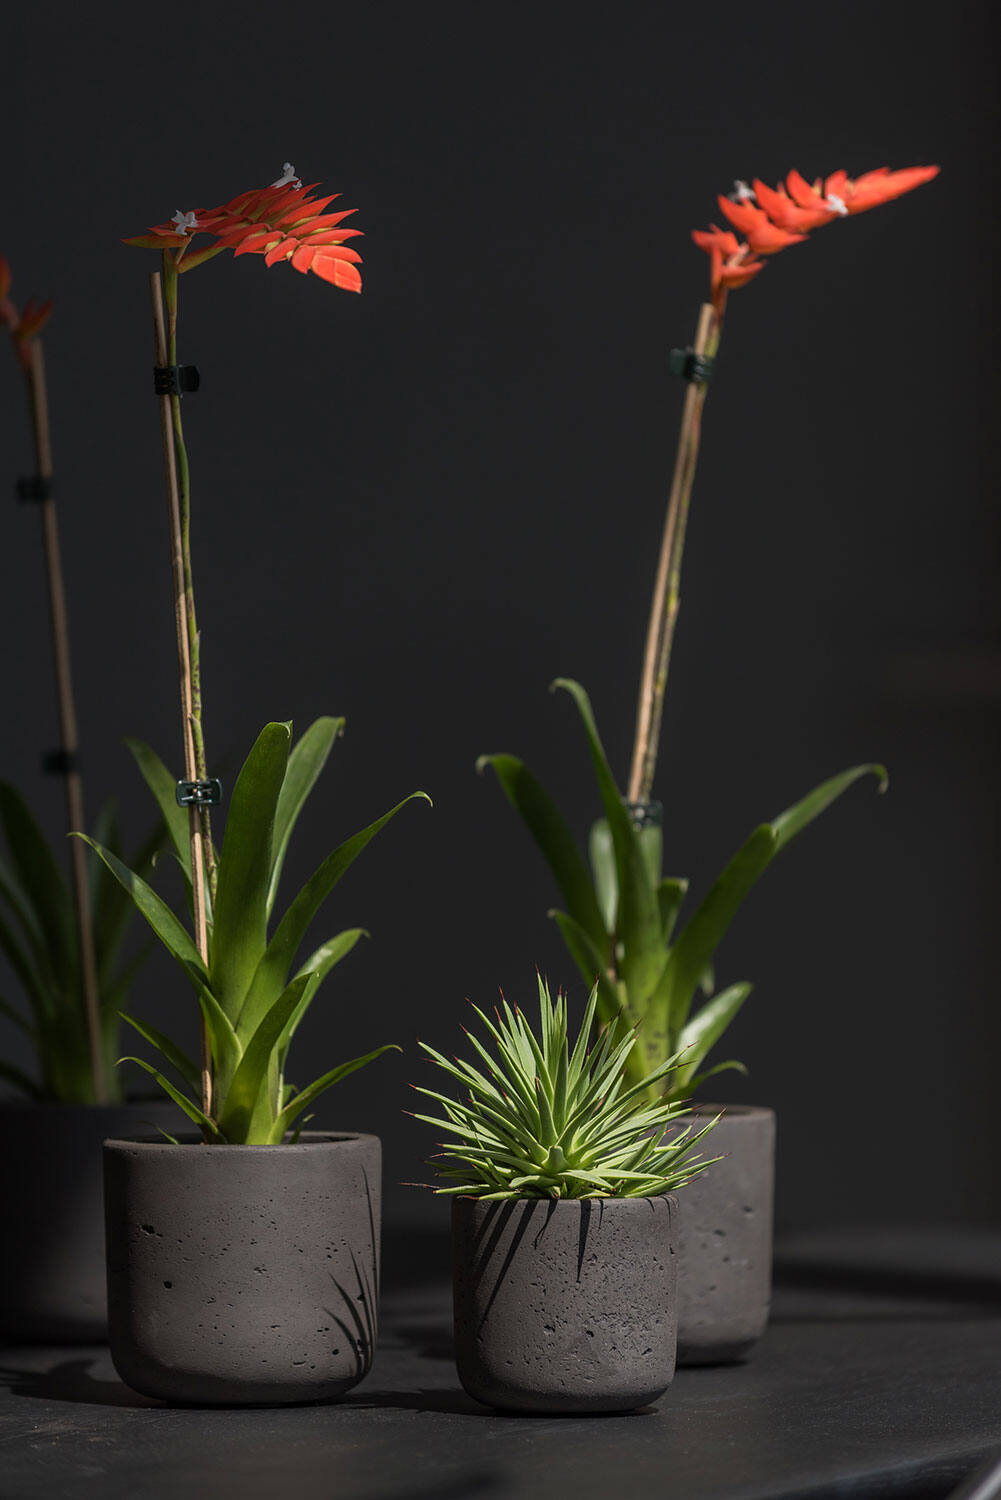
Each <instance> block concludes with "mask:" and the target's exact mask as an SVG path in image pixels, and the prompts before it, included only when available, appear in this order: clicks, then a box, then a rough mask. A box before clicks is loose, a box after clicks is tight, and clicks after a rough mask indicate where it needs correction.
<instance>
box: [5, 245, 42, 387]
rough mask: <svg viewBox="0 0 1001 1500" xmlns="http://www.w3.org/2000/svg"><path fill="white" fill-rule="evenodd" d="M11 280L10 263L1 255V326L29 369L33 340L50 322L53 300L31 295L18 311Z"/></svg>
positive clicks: (23, 363) (18, 355) (22, 362)
mask: <svg viewBox="0 0 1001 1500" xmlns="http://www.w3.org/2000/svg"><path fill="white" fill-rule="evenodd" d="M11 281H12V277H11V271H10V263H9V262H8V261H7V259H6V257H4V256H3V255H0V328H6V329H7V331H8V333H9V334H10V336H11V339H12V341H13V344H14V349H15V352H16V353H17V357H18V359H19V360H20V362H21V364H22V365H23V366H24V368H25V369H27V368H28V367H29V365H30V363H31V341H32V339H33V338H34V337H35V336H36V334H39V333H41V331H42V329H43V328H44V326H45V324H46V323H47V322H48V320H49V314H50V313H51V312H52V300H51V298H50V299H49V300H48V301H46V302H39V301H38V300H37V298H35V297H29V298H28V300H27V302H26V303H25V304H24V311H23V312H18V310H17V307H16V306H15V304H14V303H13V302H12V301H11V300H10V288H11Z"/></svg>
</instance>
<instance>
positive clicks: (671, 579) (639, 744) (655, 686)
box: [629, 302, 722, 802]
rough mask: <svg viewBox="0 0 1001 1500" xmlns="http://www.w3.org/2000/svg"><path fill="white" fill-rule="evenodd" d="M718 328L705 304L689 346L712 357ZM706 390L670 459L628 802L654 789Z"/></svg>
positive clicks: (695, 386)
mask: <svg viewBox="0 0 1001 1500" xmlns="http://www.w3.org/2000/svg"><path fill="white" fill-rule="evenodd" d="M721 328H722V309H720V310H719V311H717V309H716V308H714V307H713V306H712V304H711V303H709V302H706V303H703V305H702V307H701V308H700V310H699V322H698V328H697V330H696V334H695V343H694V345H693V351H694V353H695V354H697V355H701V356H704V357H707V358H710V359H714V358H715V356H716V352H717V350H718V348H719V341H720V331H721ZM707 391H708V385H707V384H706V383H705V382H703V381H698V382H696V381H691V382H689V385H688V389H687V391H686V393H685V405H684V410H683V412H682V417H681V433H680V436H679V439H678V452H677V457H676V458H675V463H674V477H673V479H672V481H671V494H670V498H669V500H668V505H667V517H666V519H665V522H664V535H663V540H662V541H661V547H660V557H659V559H658V563H657V575H656V580H655V582H654V590H653V600H652V602H651V606H650V624H649V626H648V629H647V638H646V651H645V653H644V657H643V675H642V678H641V680H640V693H639V703H638V706H637V711H636V736H635V740H634V742H633V759H632V766H631V769H630V773H629V801H630V802H648V801H649V800H650V794H651V792H652V790H653V778H654V773H655V771H656V768H657V749H658V746H659V743H660V727H661V720H662V718H663V715H664V694H665V691H666V689H667V674H668V669H669V667H670V663H671V646H672V644H673V642H674V628H675V625H676V623H677V619H678V611H679V609H680V607H681V560H682V557H683V555H684V550H685V531H686V529H687V525H688V510H689V504H690V501H691V496H692V485H693V483H694V480H695V465H696V462H697V460H698V456H699V436H700V431H701V424H702V408H703V406H704V405H705V400H706V393H707Z"/></svg>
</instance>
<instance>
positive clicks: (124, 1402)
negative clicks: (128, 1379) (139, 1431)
mask: <svg viewBox="0 0 1001 1500" xmlns="http://www.w3.org/2000/svg"><path fill="white" fill-rule="evenodd" d="M96 1362H97V1360H96V1356H95V1355H92V1354H85V1355H81V1356H79V1357H78V1358H75V1359H66V1358H64V1357H62V1356H60V1357H59V1358H58V1360H57V1362H56V1363H55V1364H52V1365H50V1366H49V1368H48V1369H46V1370H32V1369H28V1368H23V1367H22V1368H18V1367H16V1366H11V1365H0V1385H3V1386H6V1388H7V1389H8V1390H9V1391H10V1393H11V1395H12V1396H31V1397H34V1398H35V1399H36V1400H42V1401H74V1402H82V1403H84V1404H85V1405H88V1406H147V1407H159V1406H161V1405H162V1404H163V1403H162V1402H160V1401H154V1400H152V1399H151V1398H150V1397H148V1396H140V1395H139V1393H138V1391H133V1390H130V1389H129V1387H128V1386H127V1385H125V1384H123V1382H122V1381H120V1380H104V1379H101V1378H100V1377H99V1376H94V1375H92V1374H91V1373H90V1370H91V1366H92V1365H94V1364H95V1363H96Z"/></svg>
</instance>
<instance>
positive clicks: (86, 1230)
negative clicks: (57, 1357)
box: [0, 1099, 184, 1343]
mask: <svg viewBox="0 0 1001 1500" xmlns="http://www.w3.org/2000/svg"><path fill="white" fill-rule="evenodd" d="M183 1119H184V1116H183V1115H182V1114H181V1112H180V1111H179V1110H178V1109H177V1107H176V1106H175V1105H174V1104H172V1103H171V1102H170V1100H169V1099H151V1100H148V1101H146V1102H144V1103H139V1104H119V1105H96V1104H94V1105H90V1104H30V1103H24V1104H22V1103H20V1102H13V1101H5V1102H3V1103H2V1104H0V1205H2V1209H0V1219H2V1227H0V1336H2V1337H3V1338H4V1339H6V1340H7V1341H9V1342H11V1343H46V1342H50V1343H76V1342H86V1343H94V1342H99V1341H103V1340H104V1339H105V1338H107V1335H108V1304H107V1294H106V1290H105V1270H104V1195H103V1189H102V1183H101V1144H102V1142H103V1141H104V1140H105V1138H106V1137H107V1136H109V1135H134V1134H136V1133H137V1132H139V1131H144V1130H150V1131H152V1130H154V1129H155V1127H156V1126H157V1125H159V1126H162V1128H163V1129H164V1130H167V1131H170V1132H171V1133H172V1134H173V1133H176V1131H177V1129H178V1127H179V1124H180V1123H181V1121H183Z"/></svg>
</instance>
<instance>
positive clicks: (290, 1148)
mask: <svg viewBox="0 0 1001 1500" xmlns="http://www.w3.org/2000/svg"><path fill="white" fill-rule="evenodd" d="M182 1134H183V1136H185V1137H187V1138H186V1139H181V1140H178V1141H167V1140H164V1139H163V1138H162V1137H161V1138H157V1137H155V1136H149V1135H145V1136H135V1137H133V1136H109V1137H108V1139H107V1140H106V1141H104V1143H103V1145H104V1149H105V1151H125V1152H127V1153H128V1154H129V1155H133V1156H153V1155H155V1154H163V1153H164V1152H171V1153H172V1152H176V1151H190V1150H191V1148H192V1147H193V1146H194V1147H198V1146H201V1147H203V1148H204V1149H205V1150H206V1151H210V1152H212V1153H213V1154H214V1153H215V1152H216V1151H226V1152H241V1153H242V1154H243V1155H255V1154H260V1153H262V1152H267V1153H269V1154H270V1153H273V1152H274V1151H276V1150H277V1151H280V1152H281V1153H282V1155H286V1154H292V1155H296V1156H301V1155H303V1154H304V1153H309V1152H315V1151H317V1150H321V1151H322V1150H323V1149H324V1148H326V1147H329V1146H341V1147H350V1146H356V1145H365V1146H367V1145H370V1144H371V1143H373V1142H374V1143H375V1144H376V1145H379V1144H380V1141H379V1137H378V1136H377V1135H366V1134H365V1133H364V1132H362V1131H352V1130H304V1131H303V1133H302V1135H301V1136H300V1138H299V1139H298V1140H297V1141H295V1142H294V1143H293V1142H289V1143H288V1144H287V1145H286V1144H279V1145H277V1146H258V1145H254V1146H247V1145H229V1144H228V1143H223V1142H219V1141H211V1142H210V1141H203V1140H202V1139H201V1137H200V1136H195V1135H193V1134H190V1133H189V1132H187V1131H185V1132H183V1133H182Z"/></svg>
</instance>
